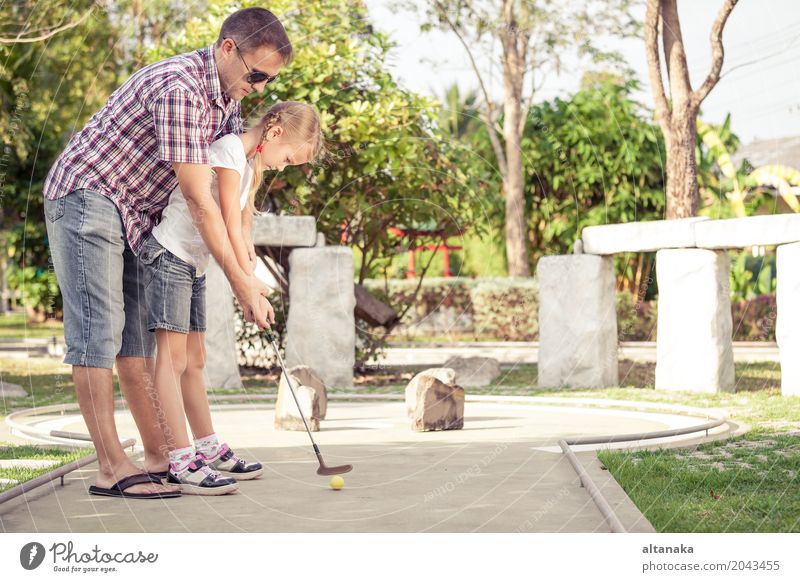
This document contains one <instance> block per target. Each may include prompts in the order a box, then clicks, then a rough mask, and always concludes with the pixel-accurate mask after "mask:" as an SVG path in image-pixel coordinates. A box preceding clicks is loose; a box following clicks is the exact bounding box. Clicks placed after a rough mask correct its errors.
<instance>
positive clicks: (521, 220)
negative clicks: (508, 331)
mask: <svg viewBox="0 0 800 582" xmlns="http://www.w3.org/2000/svg"><path fill="white" fill-rule="evenodd" d="M514 106H516V115H513V114H512V115H509V113H510V112H509V109H514V108H515V107H514ZM519 113H520V112H519V103H512V104H511V106H510V107H509V104H508V103H506V115H505V122H504V128H503V133H504V134H505V135H504V137H505V142H506V160H507V162H508V173H507V175H506V176H504V177H503V190H504V194H505V200H506V257H507V259H508V275H509V276H510V277H529V276H530V274H531V269H530V264H529V262H528V247H527V236H526V234H527V232H528V229H527V221H526V220H525V183H524V180H523V171H522V154H521V152H520V139H519V134H518V132H517V129H516V128H517V125H518V120H519Z"/></svg>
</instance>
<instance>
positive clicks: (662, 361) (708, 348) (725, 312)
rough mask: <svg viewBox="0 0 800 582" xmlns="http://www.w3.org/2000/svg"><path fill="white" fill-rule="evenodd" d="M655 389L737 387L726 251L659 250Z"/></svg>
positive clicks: (710, 390)
mask: <svg viewBox="0 0 800 582" xmlns="http://www.w3.org/2000/svg"><path fill="white" fill-rule="evenodd" d="M656 278H657V281H658V341H657V345H656V389H659V390H675V391H692V392H732V391H733V390H734V387H735V380H734V368H733V343H732V341H731V334H732V330H733V322H732V318H731V302H730V261H729V259H728V255H727V254H726V253H725V252H723V251H712V250H706V249H665V250H661V251H658V253H656Z"/></svg>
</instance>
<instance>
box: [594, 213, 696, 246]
mask: <svg viewBox="0 0 800 582" xmlns="http://www.w3.org/2000/svg"><path fill="white" fill-rule="evenodd" d="M708 220H709V218H708V217H706V216H696V217H692V218H679V219H676V220H651V221H647V222H628V223H625V224H603V225H599V226H587V227H586V228H584V229H583V231H582V233H581V238H582V239H583V252H584V253H586V254H589V255H613V254H614V253H639V252H646V251H657V250H659V249H665V248H690V247H694V246H699V245H695V225H696V224H697V223H699V222H705V221H708Z"/></svg>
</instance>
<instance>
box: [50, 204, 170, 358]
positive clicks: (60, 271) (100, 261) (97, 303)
mask: <svg viewBox="0 0 800 582" xmlns="http://www.w3.org/2000/svg"><path fill="white" fill-rule="evenodd" d="M44 211H45V216H46V220H45V223H46V225H47V237H48V241H49V244H50V255H51V257H52V260H53V267H54V268H55V272H56V277H57V279H58V285H59V287H60V289H61V296H62V298H63V300H64V340H65V342H66V344H67V353H66V355H65V357H64V362H65V363H67V364H72V365H74V366H87V367H91V368H112V367H113V366H114V360H115V358H116V357H118V356H120V357H125V356H130V357H150V358H151V357H153V355H154V353H155V342H154V341H153V337H152V334H151V333H148V331H147V326H146V321H147V313H146V309H145V304H144V283H145V272H144V265H143V264H142V263H141V262H140V261H139V260H138V259H137V257H136V256H135V255H134V254H133V251H131V249H130V247H128V244H127V240H126V237H125V230H124V228H123V225H122V219H121V218H120V215H119V211H118V210H117V207H116V206H115V205H114V203H113V202H112V201H111V200H110V199H109V198H107V197H106V196H104V195H103V194H100V193H99V192H95V191H92V190H85V189H81V190H74V191H72V192H70V193H69V194H67V195H66V196H63V197H62V198H59V199H57V200H45V201H44Z"/></svg>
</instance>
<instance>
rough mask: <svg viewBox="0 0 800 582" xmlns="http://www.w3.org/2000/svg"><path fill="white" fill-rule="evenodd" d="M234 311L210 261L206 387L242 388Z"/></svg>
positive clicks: (220, 275) (227, 289) (222, 278)
mask: <svg viewBox="0 0 800 582" xmlns="http://www.w3.org/2000/svg"><path fill="white" fill-rule="evenodd" d="M235 321H236V309H235V307H234V299H233V293H232V292H231V286H230V284H229V283H228V279H227V278H226V277H225V273H223V272H222V269H221V268H220V266H219V265H218V264H217V262H216V261H215V260H214V258H213V257H211V259H210V260H209V262H208V270H207V271H206V337H205V344H206V371H205V375H206V386H208V387H209V388H242V387H243V384H242V378H241V377H240V376H239V353H238V351H237V349H236V327H235Z"/></svg>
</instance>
